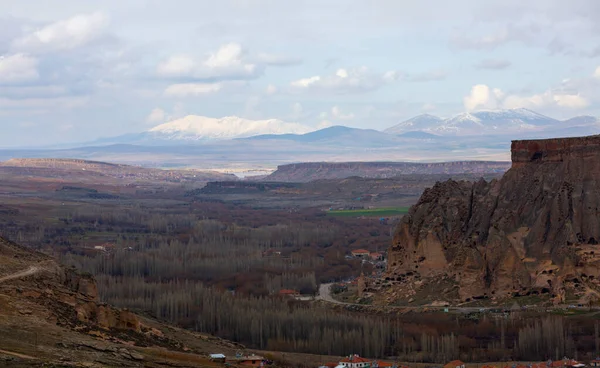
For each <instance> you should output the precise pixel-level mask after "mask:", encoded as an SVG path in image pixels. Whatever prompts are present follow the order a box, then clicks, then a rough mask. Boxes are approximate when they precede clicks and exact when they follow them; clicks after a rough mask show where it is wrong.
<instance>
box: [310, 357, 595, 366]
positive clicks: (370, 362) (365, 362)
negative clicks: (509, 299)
mask: <svg viewBox="0 0 600 368" xmlns="http://www.w3.org/2000/svg"><path fill="white" fill-rule="evenodd" d="M589 365H590V367H600V358H596V359H595V360H593V361H591V362H590V364H589ZM465 366H466V364H465V363H464V362H462V361H460V360H453V361H451V362H448V363H446V364H444V366H443V368H465ZM585 366H586V365H585V364H583V363H580V362H578V361H576V360H573V359H568V358H563V359H562V360H557V361H551V360H549V361H547V362H543V363H530V364H517V363H515V364H512V365H507V366H504V367H500V366H495V365H483V366H482V367H481V368H583V367H585ZM378 367H393V368H408V367H407V366H405V365H400V364H398V363H389V362H384V361H381V360H376V359H368V358H363V357H361V356H359V355H357V354H352V355H350V356H347V357H345V358H343V359H341V360H340V361H339V362H337V363H326V364H323V365H322V366H320V367H319V368H378Z"/></svg>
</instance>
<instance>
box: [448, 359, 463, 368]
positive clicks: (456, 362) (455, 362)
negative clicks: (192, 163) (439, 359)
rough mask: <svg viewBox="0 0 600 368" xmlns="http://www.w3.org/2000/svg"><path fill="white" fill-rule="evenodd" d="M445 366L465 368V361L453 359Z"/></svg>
mask: <svg viewBox="0 0 600 368" xmlns="http://www.w3.org/2000/svg"><path fill="white" fill-rule="evenodd" d="M444 368H465V363H463V362H462V361H460V360H453V361H451V362H450V363H446V364H445V365H444Z"/></svg>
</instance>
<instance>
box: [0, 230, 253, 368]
mask: <svg viewBox="0 0 600 368" xmlns="http://www.w3.org/2000/svg"><path fill="white" fill-rule="evenodd" d="M240 350H242V351H243V346H241V345H239V344H235V343H232V342H228V341H225V340H221V339H219V338H216V337H213V336H208V335H204V334H198V333H193V332H189V331H185V330H182V329H179V328H176V327H173V326H167V325H164V324H162V323H159V322H156V321H154V320H152V319H148V318H144V317H140V316H138V315H136V314H134V313H132V312H130V311H127V310H124V309H118V308H114V307H111V306H109V305H106V304H104V303H100V302H99V301H98V298H97V292H96V283H95V281H94V279H93V278H92V277H91V276H88V275H82V274H80V273H78V272H76V270H74V269H71V268H64V267H62V266H60V265H58V264H57V263H55V262H54V261H53V260H52V258H50V257H48V256H46V255H44V254H42V253H37V252H33V251H31V250H28V249H26V248H24V247H21V246H19V245H17V244H14V243H12V242H10V241H7V240H5V239H4V238H1V237H0V366H1V367H29V366H40V367H41V366H44V367H59V366H60V367H71V366H73V367H142V366H143V367H212V366H222V365H219V364H216V363H213V362H210V360H209V359H208V354H210V353H224V354H226V355H228V356H233V355H235V353H236V351H240Z"/></svg>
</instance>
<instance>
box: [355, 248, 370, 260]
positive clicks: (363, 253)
mask: <svg viewBox="0 0 600 368" xmlns="http://www.w3.org/2000/svg"><path fill="white" fill-rule="evenodd" d="M351 254H352V257H361V258H369V256H370V254H371V252H369V251H368V250H366V249H356V250H353V251H352V252H351Z"/></svg>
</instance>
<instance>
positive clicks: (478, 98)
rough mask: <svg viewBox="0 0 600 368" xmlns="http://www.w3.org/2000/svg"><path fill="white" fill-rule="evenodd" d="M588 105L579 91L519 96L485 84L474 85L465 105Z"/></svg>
mask: <svg viewBox="0 0 600 368" xmlns="http://www.w3.org/2000/svg"><path fill="white" fill-rule="evenodd" d="M588 105H589V101H588V100H587V99H586V98H585V97H583V96H581V95H580V94H579V93H574V92H569V91H565V90H548V91H545V92H543V93H539V94H533V95H530V96H519V95H515V94H511V95H507V94H505V93H504V92H502V91H501V90H500V89H498V88H494V89H492V88H490V87H488V86H487V85H485V84H478V85H475V86H473V87H472V88H471V92H470V94H469V95H467V96H465V98H464V106H465V109H466V110H467V111H473V110H480V109H497V108H504V109H516V108H521V107H525V108H531V109H536V108H544V107H551V106H554V107H564V108H571V109H580V108H584V107H587V106H588Z"/></svg>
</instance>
